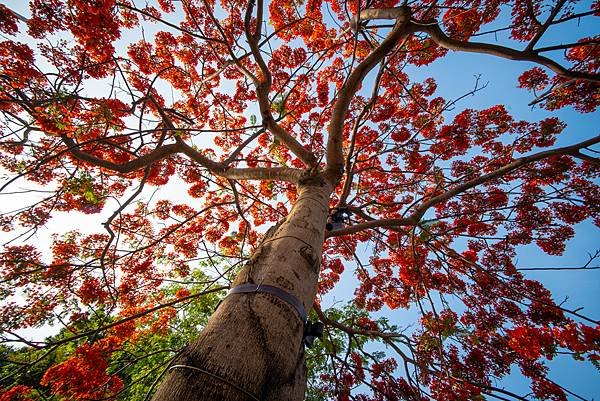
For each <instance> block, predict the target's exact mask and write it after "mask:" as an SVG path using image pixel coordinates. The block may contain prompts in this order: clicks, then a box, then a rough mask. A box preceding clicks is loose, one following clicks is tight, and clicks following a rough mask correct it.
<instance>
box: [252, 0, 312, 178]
mask: <svg viewBox="0 0 600 401" xmlns="http://www.w3.org/2000/svg"><path fill="white" fill-rule="evenodd" d="M253 9H254V2H249V3H248V8H247V10H246V16H245V18H244V25H245V30H246V40H247V41H248V44H249V46H250V52H251V54H252V57H254V60H255V61H256V63H257V64H258V67H259V68H260V71H261V73H262V77H260V78H257V79H255V80H254V85H255V87H256V97H257V98H258V106H259V109H260V115H261V117H262V121H263V126H264V127H265V129H268V130H269V131H270V132H271V133H272V134H273V135H275V137H276V138H277V139H279V140H280V141H281V142H282V143H283V144H284V145H285V146H287V147H288V149H289V150H290V151H291V152H292V153H293V154H294V155H296V156H297V157H298V158H299V159H300V160H302V162H303V163H304V165H306V167H309V168H312V167H315V166H316V165H317V159H316V157H315V155H314V154H313V153H312V152H310V151H308V150H307V149H306V148H305V147H304V146H302V144H301V143H300V142H298V141H297V140H296V138H294V137H293V136H292V135H291V134H290V133H289V132H287V131H286V130H284V129H283V128H282V127H281V126H280V125H279V124H277V122H276V121H275V119H274V118H273V114H272V113H271V102H270V101H269V92H270V91H271V84H272V76H271V71H269V67H268V66H267V63H266V62H265V59H264V57H263V56H262V54H261V52H260V44H259V42H258V40H259V39H260V33H261V28H260V27H261V25H262V23H263V15H262V13H263V3H262V1H261V0H259V2H258V7H257V13H256V14H257V15H256V33H255V34H252V30H251V17H252V11H253Z"/></svg>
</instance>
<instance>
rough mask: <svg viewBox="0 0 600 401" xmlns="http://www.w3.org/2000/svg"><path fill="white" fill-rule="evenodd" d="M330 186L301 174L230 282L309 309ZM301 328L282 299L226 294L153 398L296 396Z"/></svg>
mask: <svg viewBox="0 0 600 401" xmlns="http://www.w3.org/2000/svg"><path fill="white" fill-rule="evenodd" d="M332 190H333V188H332V186H331V185H330V184H329V183H328V182H327V181H326V180H325V179H323V177H321V176H320V175H319V174H317V175H315V176H310V177H308V178H305V179H304V180H301V182H300V185H299V186H298V193H299V196H298V200H297V202H296V203H295V204H294V206H293V207H292V210H291V211H290V213H289V214H288V216H286V218H285V219H284V220H283V221H281V222H280V223H278V224H277V225H276V226H274V227H272V228H271V229H270V230H269V232H268V233H267V234H266V236H265V239H264V240H263V242H262V243H261V245H260V246H259V247H258V248H257V249H256V251H255V252H254V254H253V255H252V257H251V258H250V260H249V261H248V262H247V263H246V265H245V266H244V267H243V268H242V270H241V271H240V273H239V274H238V276H237V277H236V279H235V281H234V283H233V286H234V287H235V286H238V285H240V284H244V283H253V284H263V285H270V286H274V287H278V288H281V289H282V290H284V291H286V292H288V293H289V294H291V295H293V296H295V297H296V298H298V299H299V300H300V301H302V303H303V304H304V306H305V308H306V309H307V310H309V309H310V307H311V306H312V304H313V301H314V297H315V295H316V291H317V279H318V276H319V268H320V264H321V251H322V248H323V241H324V230H325V224H326V220H327V214H328V202H329V196H330V194H331V191H332ZM303 332H304V325H303V322H302V320H301V318H300V317H299V315H298V312H297V311H296V309H294V308H293V307H292V306H291V305H289V304H288V303H287V302H285V301H283V300H282V299H279V298H278V297H276V296H274V295H271V294H268V293H263V292H257V293H242V294H231V295H229V296H228V297H226V298H225V299H224V300H223V301H222V302H221V304H220V306H219V307H218V308H217V310H216V311H215V312H214V313H213V315H212V316H211V318H210V320H209V322H208V324H207V325H206V327H205V328H204V330H203V331H202V332H201V333H200V335H199V337H198V339H196V340H195V341H194V342H193V343H192V344H190V345H189V346H188V347H186V348H185V349H184V350H183V352H182V353H181V354H180V356H178V357H177V359H176V360H175V362H174V363H173V366H172V367H171V369H170V370H169V372H168V374H167V376H166V377H165V379H164V381H163V383H162V384H161V386H160V387H159V389H158V390H157V392H156V394H155V395H154V398H153V400H154V401H167V400H182V401H191V400H194V401H203V400H207V401H208V400H211V401H212V400H231V401H238V400H239V401H242V400H244V401H245V400H252V399H259V400H261V401H263V400H265V401H275V400H288V401H300V400H302V399H303V398H304V392H305V389H306V368H305V365H304V352H303V348H302V347H303V346H302V340H303Z"/></svg>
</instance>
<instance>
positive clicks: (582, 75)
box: [409, 21, 600, 82]
mask: <svg viewBox="0 0 600 401" xmlns="http://www.w3.org/2000/svg"><path fill="white" fill-rule="evenodd" d="M409 27H410V30H411V31H412V32H425V33H427V34H429V36H431V39H433V40H434V41H435V42H436V43H437V44H439V45H440V46H442V47H445V48H446V49H450V50H456V51H464V52H471V53H484V54H491V55H493V56H497V57H502V58H506V59H509V60H517V61H530V62H532V63H537V64H540V65H543V66H544V67H547V68H549V69H551V70H552V71H554V72H555V73H557V74H558V75H561V76H564V77H566V78H573V79H584V80H587V81H593V82H600V75H598V74H590V73H586V72H581V71H571V70H568V69H566V68H565V67H563V66H562V65H560V64H558V63H557V62H556V61H554V60H551V59H549V58H547V57H544V56H540V55H539V54H537V53H536V52H535V51H533V50H530V51H521V50H515V49H512V48H510V47H505V46H500V45H494V44H489V43H478V42H464V41H461V40H457V39H453V38H451V37H449V36H447V35H446V34H445V33H444V32H443V31H442V29H441V28H440V27H439V25H438V24H437V23H435V22H418V21H411V23H410V25H409Z"/></svg>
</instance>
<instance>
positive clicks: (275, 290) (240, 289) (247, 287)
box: [227, 283, 308, 324]
mask: <svg viewBox="0 0 600 401" xmlns="http://www.w3.org/2000/svg"><path fill="white" fill-rule="evenodd" d="M253 292H264V293H267V294H271V295H275V296H276V297H277V298H279V299H281V300H282V301H285V302H287V303H288V304H290V305H291V306H293V307H294V309H296V312H298V315H299V316H300V319H302V322H303V323H304V324H306V318H307V317H308V314H307V313H306V309H305V308H304V304H303V303H302V301H300V300H299V299H298V298H296V297H295V296H293V295H292V294H290V293H289V292H287V291H285V290H282V289H281V288H279V287H273V286H272V285H266V284H251V283H246V284H240V285H238V286H237V287H234V288H232V289H231V290H230V291H229V293H228V294H227V296H229V295H231V294H247V293H253Z"/></svg>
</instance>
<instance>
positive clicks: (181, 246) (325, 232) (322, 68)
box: [0, 0, 600, 401]
mask: <svg viewBox="0 0 600 401" xmlns="http://www.w3.org/2000/svg"><path fill="white" fill-rule="evenodd" d="M29 7H30V9H29V13H28V14H27V13H24V12H22V10H21V11H19V10H17V9H14V7H12V6H10V4H9V5H8V6H6V5H1V4H0V36H1V37H0V39H1V41H0V114H1V120H0V132H1V133H0V167H1V170H0V173H1V174H2V182H0V196H1V198H0V199H1V201H0V204H1V205H2V206H1V210H0V226H1V228H2V231H3V232H4V233H3V234H2V239H3V241H2V242H3V243H4V244H3V249H2V251H1V253H0V294H1V296H2V299H3V301H2V302H1V303H0V328H1V332H0V340H1V341H2V348H1V349H0V352H1V355H2V357H1V358H2V361H1V366H0V371H1V373H2V375H3V377H2V378H0V380H2V381H1V382H0V385H1V386H2V390H0V400H1V401H9V400H29V399H33V400H38V399H39V400H42V399H43V400H61V399H74V400H88V399H95V400H100V399H140V400H142V399H145V398H146V397H147V396H148V397H149V396H150V395H151V394H152V392H153V391H154V389H155V388H156V387H157V385H158V383H159V382H160V380H161V378H162V376H163V374H166V372H168V371H170V370H171V368H172V366H171V367H169V364H171V363H172V361H173V360H174V358H175V357H176V356H177V355H178V354H179V353H180V352H181V350H182V349H183V348H184V347H185V345H186V343H188V342H190V341H192V340H193V338H194V337H195V335H196V334H197V332H199V331H200V330H201V329H202V328H203V327H204V326H206V325H207V322H208V317H209V316H210V315H211V313H212V311H213V310H214V308H216V307H217V306H218V301H219V300H220V299H221V298H222V297H223V296H224V295H225V294H226V290H227V289H229V288H231V287H232V286H235V285H237V284H239V282H240V280H243V279H242V278H240V275H241V276H244V277H246V276H245V275H247V277H248V280H250V281H251V273H249V272H248V270H243V269H242V266H246V267H245V269H249V270H250V271H251V270H252V266H253V265H252V263H253V261H254V260H255V259H256V258H257V257H258V256H257V255H258V254H260V253H261V249H262V248H261V247H262V246H263V245H264V244H265V243H269V241H272V238H271V237H269V235H270V234H269V233H266V230H267V229H268V228H269V227H271V226H273V227H274V230H275V231H273V232H276V231H277V227H281V224H282V223H281V222H282V221H284V220H285V219H286V218H288V216H289V213H290V211H291V210H292V208H293V206H294V205H296V204H300V203H299V201H298V199H299V198H300V197H301V196H305V198H310V196H312V195H306V193H304V195H301V192H302V190H301V189H302V188H305V187H307V186H320V187H322V188H325V189H323V191H325V192H323V193H325V196H326V197H328V198H327V200H326V203H327V204H326V205H324V206H325V208H326V209H329V211H328V212H326V214H327V213H328V214H329V217H328V221H329V222H331V221H332V219H333V220H335V219H337V220H336V222H337V223H338V224H335V225H332V226H330V227H329V229H325V224H322V225H323V227H322V228H320V229H319V230H317V232H315V233H314V236H311V235H309V234H306V236H303V237H301V238H299V237H294V238H295V239H294V240H296V241H297V242H298V243H299V244H300V245H298V249H297V251H298V252H299V254H300V255H301V256H302V257H303V258H304V259H306V261H307V262H308V263H309V264H310V265H311V266H312V267H314V268H315V269H316V272H317V273H318V274H317V275H315V282H314V283H312V282H311V283H306V289H303V292H302V294H300V295H296V296H298V297H299V299H301V300H304V299H310V300H312V299H314V300H315V301H314V302H315V303H314V310H313V312H312V318H313V319H315V320H320V321H321V322H323V323H324V325H325V333H324V336H323V338H322V339H321V340H320V341H317V342H316V344H315V347H314V348H313V349H312V350H307V353H306V356H305V359H306V364H307V366H308V368H309V377H308V390H307V392H306V397H307V399H309V400H325V399H334V400H340V401H345V400H350V399H352V400H360V401H366V400H414V401H421V400H429V399H433V400H483V399H501V400H530V399H532V398H535V399H540V400H556V401H562V400H566V399H567V398H568V397H576V398H581V397H580V396H579V395H578V394H577V389H570V388H565V387H564V386H562V385H561V382H560V381H559V380H554V379H553V378H551V377H550V375H549V368H548V361H549V360H552V359H553V358H555V357H558V356H559V355H561V354H567V355H570V356H572V357H573V358H575V359H576V360H581V361H582V363H592V364H594V365H596V366H598V360H599V359H600V325H599V322H598V320H595V319H594V318H593V317H592V316H587V315H586V314H584V313H583V312H582V311H580V310H578V309H575V308H569V307H566V306H564V305H563V304H560V303H557V302H556V300H555V299H553V297H552V294H551V292H550V291H549V290H547V289H546V288H545V287H544V286H543V285H542V284H541V283H539V282H538V281H535V280H532V279H531V278H528V276H527V272H526V271H523V270H520V269H519V266H518V265H517V263H516V258H517V256H518V252H519V250H520V249H522V246H523V245H529V244H535V245H536V246H537V247H538V248H539V251H540V252H545V253H547V254H549V255H561V254H562V253H563V252H564V250H565V246H566V244H567V241H568V240H569V239H571V238H572V237H573V236H574V235H575V233H576V230H575V226H576V225H577V224H578V223H581V222H584V221H587V222H590V223H591V224H593V225H595V226H596V227H597V226H600V202H599V201H598V199H600V186H599V185H598V183H599V172H600V169H599V166H600V163H599V161H598V158H597V154H598V143H599V142H600V136H598V135H595V133H594V130H595V129H597V128H596V127H588V130H587V132H571V131H570V128H569V126H567V124H566V123H565V122H563V121H561V120H560V119H559V118H558V117H557V116H555V115H552V113H550V112H553V111H555V110H559V109H564V108H566V109H571V110H574V111H576V112H577V113H581V114H584V113H592V112H594V111H595V110H596V108H597V106H598V104H599V103H600V96H599V93H600V92H599V84H598V83H599V82H600V75H599V74H598V69H599V68H600V41H599V39H598V32H588V30H587V29H581V30H580V31H578V32H577V33H573V35H578V37H577V38H576V39H575V40H573V41H571V40H570V39H569V40H568V41H565V42H549V41H548V40H547V38H548V36H549V32H551V31H554V32H561V31H560V30H561V29H565V28H563V27H565V26H571V25H569V24H573V23H575V22H576V21H579V22H581V23H582V24H585V23H587V22H589V21H594V20H596V21H597V17H598V16H600V3H599V1H598V0H596V1H594V2H591V1H575V0H554V1H542V0H444V1H438V0H411V1H405V2H400V1H395V0H359V1H348V2H344V1H340V0H306V1H302V0H272V1H269V2H264V1H263V0H251V1H248V2H244V1H236V0H219V1H218V2H215V1H214V0H181V1H171V0H157V1H156V2H155V1H148V2H141V1H134V0H118V1H117V0H94V1H87V0H86V1H83V0H45V1H42V0H31V1H30V3H29ZM499 37H500V40H498V38H499ZM553 37H555V36H553ZM463 53H480V54H482V55H485V56H486V57H489V58H491V59H497V60H500V59H508V60H513V62H514V63H516V64H518V65H519V68H522V72H521V74H520V76H519V77H518V79H517V80H516V81H515V82H512V83H511V85H512V86H513V87H518V88H521V90H522V91H524V92H526V93H528V96H530V98H531V103H530V106H531V107H534V108H537V109H540V110H545V111H548V113H545V117H544V118H543V119H540V120H535V121H524V120H521V119H518V118H515V117H514V116H512V115H511V113H510V112H509V110H510V109H511V105H510V104H496V105H494V106H492V107H485V108H479V109H478V108H475V107H464V102H463V98H464V97H466V96H467V95H474V96H475V97H477V96H485V88H484V87H485V83H484V82H482V81H480V80H479V79H476V83H475V86H474V88H472V89H468V90H465V92H464V96H462V97H460V98H445V97H443V96H440V95H439V94H438V91H437V86H438V81H439V80H441V79H444V80H452V79H453V77H451V76H440V77H433V76H431V75H430V73H429V71H430V68H431V66H432V65H433V64H435V63H442V65H443V63H444V60H445V58H447V57H450V56H451V55H452V56H454V55H456V54H459V55H460V54H463ZM594 135H595V136H594ZM559 140H560V141H561V143H564V144H565V145H561V146H559V145H557V141H559ZM305 198H303V199H305ZM313 200H314V199H313ZM317 201H318V199H317V200H315V202H317ZM302 205H303V204H302ZM342 211H343V215H341V214H340V213H341V212H342ZM294 213H296V214H297V215H302V214H303V213H304V214H313V211H312V209H308V208H304V206H298V209H297V210H295V212H294ZM84 215H85V217H84ZM69 216H73V217H69ZM69 218H72V219H79V221H81V222H82V223H79V224H78V227H77V229H74V230H71V229H68V230H61V229H60V227H59V226H60V225H61V224H63V223H61V222H64V221H66V220H68V219H69ZM319 218H320V217H315V219H316V220H315V221H320V220H319ZM76 221H77V220H76ZM91 221H95V222H96V224H94V225H93V226H88V222H91ZM278 222H279V223H278ZM288 222H289V219H288ZM311 227H312V226H311ZM311 227H308V228H309V229H312V228H311ZM50 234H52V236H50ZM288 236H290V237H293V235H291V234H290V235H288ZM323 236H324V237H325V240H324V241H322V238H323ZM309 237H310V238H309ZM44 238H47V239H48V241H46V240H45V239H44ZM278 238H279V237H278ZM313 243H317V244H318V246H319V247H321V244H322V249H319V250H318V252H313V253H311V252H312V251H310V248H311V247H312V245H311V244H313ZM302 244H305V245H302ZM294 249H296V248H294ZM307 249H308V250H307ZM283 251H284V250H279V251H278V252H283ZM290 252H292V250H291V249H290ZM294 252H296V250H294ZM315 255H317V256H315ZM321 256H322V257H321ZM595 256H598V253H596V255H595ZM595 256H592V259H594V258H595ZM281 260H283V259H281ZM319 264H320V270H319ZM248 266H249V267H248ZM285 268H286V267H285V266H281V265H275V264H273V265H272V266H271V267H269V269H270V270H273V271H277V270H278V269H285ZM240 271H241V272H242V273H240ZM269 274H270V273H269V272H267V273H265V277H266V276H268V275H269ZM236 277H237V278H236ZM310 277H312V276H310ZM342 278H343V280H342V281H340V280H341V279H342ZM236 280H238V281H236ZM282 280H283V279H282ZM282 280H280V281H277V283H276V284H277V285H279V286H280V287H281V288H284V289H286V288H287V289H288V290H289V289H290V288H295V291H296V290H297V288H296V287H297V286H296V285H295V284H294V285H291V284H289V283H287V281H286V280H283V281H282ZM299 280H300V281H302V280H304V279H300V278H299ZM261 282H262V281H261ZM232 283H234V284H232ZM348 283H350V284H348ZM295 286H296V287H295ZM290 291H291V290H290ZM336 291H337V292H336ZM341 292H343V294H341ZM330 293H334V294H339V295H336V296H338V297H339V296H342V297H345V299H344V301H345V302H348V303H347V304H344V305H335V306H334V307H332V308H329V306H330V305H325V304H323V306H322V305H321V303H322V302H323V297H324V296H325V295H326V294H330ZM305 303H306V302H305ZM309 303H310V302H309ZM305 306H306V308H307V309H311V307H312V306H313V305H312V304H305ZM413 312H414V313H413ZM404 316H417V317H415V318H411V319H412V320H410V321H406V320H404V319H405V318H404ZM216 319H218V317H217V318H216ZM48 325H54V327H60V332H59V333H58V334H56V335H54V336H51V337H48V338H46V339H40V338H34V339H31V338H28V336H27V335H26V334H24V333H26V332H27V331H26V330H27V329H32V328H40V327H47V326H48ZM24 330H25V331H24ZM298 330H300V331H301V329H298ZM232 352H240V351H239V350H238V351H235V350H234V351H232ZM586 361H587V362H586ZM197 369H199V368H197ZM511 369H512V371H513V372H515V371H516V372H518V373H519V374H520V375H521V376H523V377H526V378H527V379H528V384H529V385H530V393H529V394H522V393H519V392H516V391H513V390H512V389H510V388H506V387H505V386H504V385H503V384H498V383H499V382H498V380H501V379H502V378H505V377H507V376H508V375H509V374H510V373H511ZM206 374H210V372H209V373H206ZM242 390H243V389H242ZM242 390H240V391H242ZM243 391H246V390H243ZM249 393H250V394H251V395H249V396H248V397H250V398H248V399H252V398H253V397H254V398H255V399H258V398H257V396H255V395H252V394H253V393H252V392H249Z"/></svg>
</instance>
